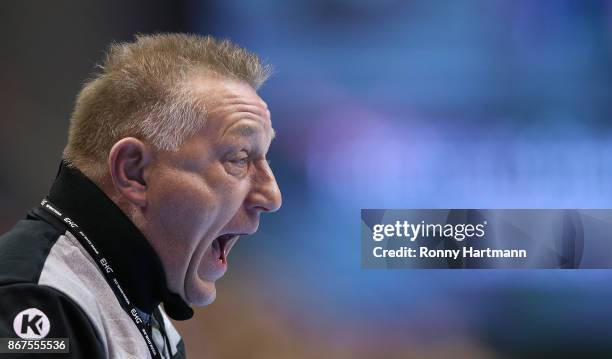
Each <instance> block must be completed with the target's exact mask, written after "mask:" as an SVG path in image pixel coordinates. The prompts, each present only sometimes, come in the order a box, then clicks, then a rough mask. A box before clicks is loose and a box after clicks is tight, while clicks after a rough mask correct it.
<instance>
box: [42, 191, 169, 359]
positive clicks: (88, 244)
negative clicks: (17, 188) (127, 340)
mask: <svg viewBox="0 0 612 359" xmlns="http://www.w3.org/2000/svg"><path fill="white" fill-rule="evenodd" d="M36 209H42V211H36V214H37V215H39V216H40V217H42V218H43V219H45V217H47V215H51V216H53V217H55V218H57V219H59V220H60V221H62V222H63V223H64V224H65V225H66V227H67V229H68V231H70V233H72V234H73V235H74V236H75V237H76V239H77V240H78V241H79V243H81V245H82V246H83V247H84V248H85V250H86V251H87V253H89V255H90V256H91V257H92V258H93V260H94V262H95V263H96V265H97V266H98V268H99V269H100V272H102V274H103V275H104V279H106V282H107V283H108V285H109V286H110V287H111V289H112V290H113V293H114V294H115V297H116V298H117V300H118V301H119V304H120V305H121V307H122V308H123V310H125V312H126V313H127V314H128V316H129V317H130V318H131V319H132V322H134V325H136V327H137V328H138V331H139V332H140V334H141V335H142V337H143V339H144V340H145V343H146V344H147V348H149V352H150V353H151V357H152V358H153V359H161V356H160V353H159V352H158V351H157V348H155V344H154V343H153V340H151V337H150V336H149V333H147V329H146V327H145V323H144V321H143V320H142V318H141V317H140V315H139V314H138V311H137V310H136V307H135V306H134V305H133V304H132V302H131V301H130V299H129V298H128V297H127V295H126V294H125V292H124V291H123V289H122V288H121V285H120V284H119V280H118V279H117V277H116V276H115V272H114V270H113V267H112V266H111V263H110V262H109V261H108V259H106V258H105V257H104V255H103V254H102V253H101V252H100V250H99V249H98V248H97V247H96V246H95V245H94V244H93V243H92V241H91V240H90V239H89V238H88V237H87V235H86V234H85V232H83V229H82V228H81V227H79V225H78V224H77V223H76V222H75V221H74V220H73V219H71V218H69V217H68V216H65V215H64V214H63V213H62V212H61V211H59V210H58V209H57V208H56V207H55V205H53V204H51V203H50V202H49V201H48V200H47V199H46V198H45V199H43V200H42V202H41V203H40V207H38V208H36Z"/></svg>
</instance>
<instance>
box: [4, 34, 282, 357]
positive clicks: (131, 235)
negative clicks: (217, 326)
mask: <svg viewBox="0 0 612 359" xmlns="http://www.w3.org/2000/svg"><path fill="white" fill-rule="evenodd" d="M100 68H101V71H100V73H99V74H98V75H96V76H95V78H93V79H92V80H91V81H89V82H87V83H86V84H85V86H84V87H83V89H82V90H81V92H80V94H79V95H78V98H77V101H76V105H75V109H74V112H73V115H72V118H71V121H70V129H69V135H68V144H67V146H66V148H65V150H64V158H63V161H62V163H61V165H60V169H59V172H58V175H57V178H56V180H55V182H54V183H53V186H52V187H51V190H50V192H49V195H48V196H47V197H46V198H45V199H43V200H42V202H41V204H40V206H38V207H36V208H34V209H33V210H32V211H31V212H30V213H28V216H27V218H26V219H24V220H22V221H20V222H18V223H17V224H16V225H15V227H14V228H13V229H11V230H10V231H9V232H7V233H6V234H4V235H3V236H1V237H0V338H16V339H19V340H21V339H22V338H23V339H39V340H43V341H44V340H47V341H48V342H49V343H51V345H52V348H53V350H56V351H57V352H62V350H63V352H69V357H73V358H131V357H134V358H147V357H151V358H182V357H184V356H185V351H184V347H183V343H182V340H181V338H180V336H179V335H178V333H177V332H176V330H175V329H174V327H173V326H172V324H171V322H170V321H169V319H168V317H167V316H169V317H171V318H173V319H177V320H185V319H189V318H190V317H191V316H192V315H193V311H192V310H191V308H190V306H191V305H195V306H204V305H207V304H209V303H211V302H212V301H213V300H214V299H215V281H216V280H217V279H219V278H220V277H221V276H222V275H223V274H224V273H225V271H226V269H227V256H228V254H229V252H230V250H231V249H232V247H233V246H234V245H235V244H236V241H237V240H238V239H239V237H240V236H242V235H249V234H252V233H254V232H255V231H256V230H257V228H258V225H259V216H260V214H261V213H262V212H273V211H276V210H277V209H278V208H279V207H280V205H281V194H280V191H279V188H278V186H277V184H276V181H275V179H274V176H273V174H272V170H271V169H270V167H269V165H268V162H267V160H266V154H267V152H268V148H269V147H270V143H271V141H272V139H273V138H274V130H273V128H272V123H271V120H270V111H269V110H268V107H267V105H266V103H265V102H264V101H263V100H262V99H261V98H260V97H259V96H258V95H257V92H256V90H257V89H258V87H259V86H260V85H261V84H262V83H263V82H264V81H265V80H266V79H267V77H268V75H269V67H268V66H266V65H264V64H262V63H261V61H260V60H259V59H258V58H257V56H256V55H254V54H252V53H250V52H248V51H246V50H245V49H242V48H240V47H238V46H236V45H234V44H232V43H231V42H229V41H217V40H215V39H214V38H212V37H209V36H207V37H202V36H196V35H184V34H158V35H152V36H138V37H137V38H136V41H135V42H133V43H120V44H113V45H112V46H111V47H110V49H109V51H108V53H107V56H106V58H105V60H104V62H103V64H102V65H101V67H100ZM161 304H163V309H162V306H161ZM65 339H67V343H64V342H66V340H65ZM62 343H64V344H62ZM40 344H42V342H40ZM39 347H40V345H39ZM13 348H14V346H13ZM21 350H22V353H23V349H21ZM33 350H34V349H33ZM34 352H35V351H32V352H30V353H29V354H23V355H26V356H28V357H31V356H32V355H33V354H32V353H34ZM15 353H17V351H15ZM17 355H18V354H17Z"/></svg>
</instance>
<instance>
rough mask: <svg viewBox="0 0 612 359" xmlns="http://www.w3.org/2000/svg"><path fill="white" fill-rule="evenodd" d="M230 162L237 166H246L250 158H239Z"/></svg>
mask: <svg viewBox="0 0 612 359" xmlns="http://www.w3.org/2000/svg"><path fill="white" fill-rule="evenodd" d="M230 162H232V164H234V165H236V166H246V165H248V164H249V158H248V157H244V158H237V159H233V160H231V161H230Z"/></svg>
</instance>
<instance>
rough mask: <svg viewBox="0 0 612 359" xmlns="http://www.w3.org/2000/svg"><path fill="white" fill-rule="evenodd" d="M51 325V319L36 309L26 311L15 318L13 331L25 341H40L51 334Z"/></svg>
mask: <svg viewBox="0 0 612 359" xmlns="http://www.w3.org/2000/svg"><path fill="white" fill-rule="evenodd" d="M50 329H51V323H50V322H49V318H47V316H46V315H45V313H43V312H42V311H40V310H39V309H36V308H29V309H26V310H24V311H22V312H20V313H19V314H17V315H16V316H15V320H13V330H15V333H16V334H17V336H19V337H20V338H23V339H40V338H44V337H46V336H47V334H49V330H50Z"/></svg>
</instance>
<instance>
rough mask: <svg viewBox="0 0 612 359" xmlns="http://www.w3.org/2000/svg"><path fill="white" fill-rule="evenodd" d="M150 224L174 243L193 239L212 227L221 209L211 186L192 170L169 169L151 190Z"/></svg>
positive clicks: (152, 185)
mask: <svg viewBox="0 0 612 359" xmlns="http://www.w3.org/2000/svg"><path fill="white" fill-rule="evenodd" d="M148 192H149V193H148V194H147V198H148V203H149V208H148V212H149V223H152V224H154V225H155V227H156V230H157V231H159V234H163V235H164V237H166V240H169V241H172V242H185V241H186V242H191V241H193V240H194V239H195V238H194V237H198V236H201V235H203V233H202V231H204V230H205V229H207V228H209V227H210V226H211V224H212V220H213V218H214V217H215V212H216V211H217V209H216V208H215V205H214V202H215V201H214V198H213V196H212V194H211V191H210V189H209V188H208V186H207V185H206V184H205V183H204V181H203V180H202V179H201V178H198V177H196V176H194V175H193V174H189V173H181V172H176V171H172V172H168V173H167V175H165V176H163V177H160V178H158V179H157V180H156V181H154V182H153V183H151V184H150V188H149V189H148Z"/></svg>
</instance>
